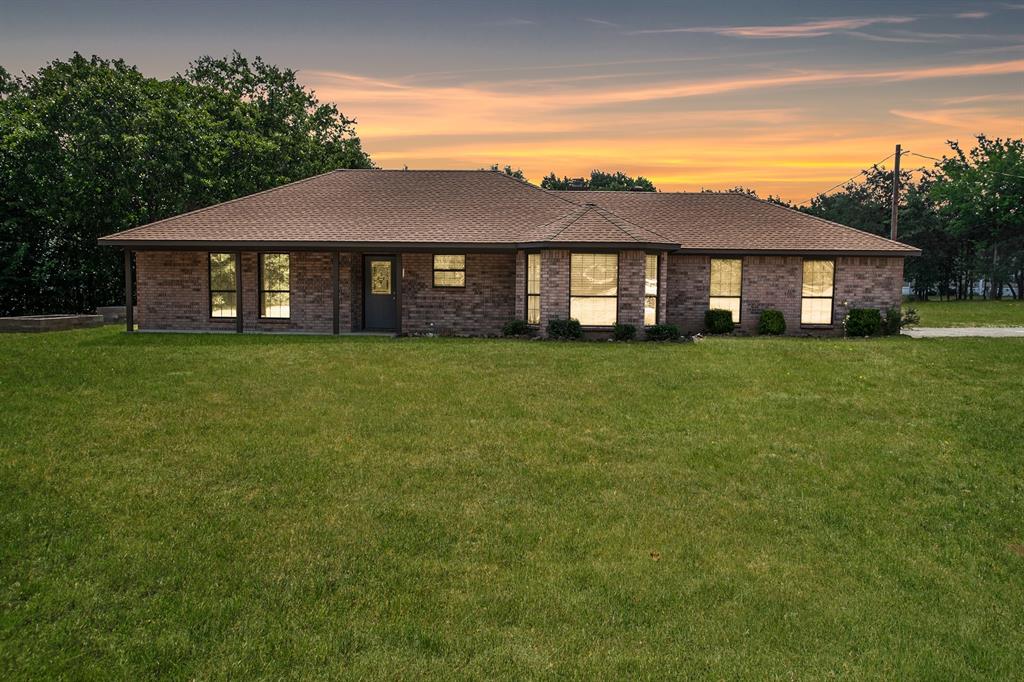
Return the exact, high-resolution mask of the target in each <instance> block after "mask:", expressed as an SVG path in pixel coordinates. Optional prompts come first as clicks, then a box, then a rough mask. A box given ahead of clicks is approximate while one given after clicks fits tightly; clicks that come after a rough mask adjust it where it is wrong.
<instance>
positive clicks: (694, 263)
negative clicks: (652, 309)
mask: <svg viewBox="0 0 1024 682" xmlns="http://www.w3.org/2000/svg"><path fill="white" fill-rule="evenodd" d="M667 260H668V265H667V267H668V275H667V280H666V283H665V293H664V297H665V302H666V310H665V318H664V319H665V322H666V323H667V324H675V325H678V326H679V330H680V331H681V332H683V333H684V334H692V333H694V332H699V331H701V330H702V329H703V328H704V311H706V310H707V309H708V287H709V285H710V281H711V260H710V259H709V258H708V257H707V256H690V255H676V254H673V255H670V256H669V257H668V259H667Z"/></svg>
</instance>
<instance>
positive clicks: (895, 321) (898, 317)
mask: <svg viewBox="0 0 1024 682" xmlns="http://www.w3.org/2000/svg"><path fill="white" fill-rule="evenodd" d="M901 327H903V314H902V313H901V312H900V309H899V308H889V309H888V310H886V311H885V315H884V316H883V317H882V333H883V334H885V335H886V336H892V335H893V334H899V333H900V328H901Z"/></svg>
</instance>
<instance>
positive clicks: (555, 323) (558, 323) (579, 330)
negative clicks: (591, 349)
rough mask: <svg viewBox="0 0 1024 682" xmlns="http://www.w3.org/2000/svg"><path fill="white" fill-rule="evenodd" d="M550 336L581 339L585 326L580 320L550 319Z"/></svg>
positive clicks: (553, 337)
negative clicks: (581, 324) (582, 325)
mask: <svg viewBox="0 0 1024 682" xmlns="http://www.w3.org/2000/svg"><path fill="white" fill-rule="evenodd" d="M548 336H549V337H550V338H552V339H579V338H581V337H582V336H583V327H581V326H580V321H579V320H550V321H549V322H548Z"/></svg>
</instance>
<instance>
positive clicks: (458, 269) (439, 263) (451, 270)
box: [434, 256, 466, 287]
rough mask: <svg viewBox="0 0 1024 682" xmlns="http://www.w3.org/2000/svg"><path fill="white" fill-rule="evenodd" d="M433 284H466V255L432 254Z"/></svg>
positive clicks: (439, 285)
mask: <svg viewBox="0 0 1024 682" xmlns="http://www.w3.org/2000/svg"><path fill="white" fill-rule="evenodd" d="M434 286H435V287H464V286H466V257H465V256H434Z"/></svg>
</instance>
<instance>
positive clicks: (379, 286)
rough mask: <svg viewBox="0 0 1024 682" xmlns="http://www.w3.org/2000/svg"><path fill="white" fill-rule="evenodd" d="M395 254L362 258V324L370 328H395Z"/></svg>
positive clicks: (396, 281) (396, 316) (379, 329)
mask: <svg viewBox="0 0 1024 682" xmlns="http://www.w3.org/2000/svg"><path fill="white" fill-rule="evenodd" d="M395 261H396V258H395V257H394V256H365V257H364V258H363V311H364V313H365V319H364V325H363V326H364V327H366V328H367V329H369V330H373V331H389V332H390V331H397V329H398V273H397V272H396V270H397V268H396V262H395Z"/></svg>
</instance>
